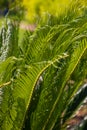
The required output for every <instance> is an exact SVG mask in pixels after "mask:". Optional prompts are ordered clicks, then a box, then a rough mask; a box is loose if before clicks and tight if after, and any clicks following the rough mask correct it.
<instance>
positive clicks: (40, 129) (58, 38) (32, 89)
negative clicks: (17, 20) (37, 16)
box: [0, 1, 87, 130]
mask: <svg viewBox="0 0 87 130" xmlns="http://www.w3.org/2000/svg"><path fill="white" fill-rule="evenodd" d="M80 4H81V3H80V2H78V1H76V2H73V3H72V6H70V8H69V9H67V11H66V12H64V14H62V15H61V16H58V17H57V18H56V17H53V16H50V19H49V18H48V21H46V19H45V21H43V22H41V23H40V24H39V27H37V28H36V30H35V31H34V32H33V33H29V32H26V34H25V35H24V37H23V39H22V41H21V43H20V44H18V32H19V31H18V28H17V27H16V25H14V24H12V23H11V24H7V25H6V27H5V28H4V29H2V30H1V35H0V46H1V50H0V51H1V59H0V76H1V78H0V129H1V130H21V129H25V130H63V129H65V130H66V129H67V128H66V124H67V121H68V120H69V119H70V118H71V116H72V115H73V114H74V112H75V111H76V109H77V108H78V107H79V104H80V103H81V102H83V100H84V99H85V98H86V95H84V94H83V95H84V96H83V97H81V98H82V99H81V98H80V99H78V100H79V101H78V100H76V102H75V104H76V105H77V106H76V107H75V108H74V107H73V106H74V105H73V104H74V101H75V99H77V96H78V95H79V96H81V93H79V94H77V95H75V94H76V92H77V91H78V89H79V88H81V85H83V84H84V79H86V76H87V70H86V69H87V58H86V55H87V13H86V7H85V6H84V8H81V6H80ZM74 5H75V6H74ZM73 7H75V9H74V11H73ZM9 27H10V30H11V31H10V32H9V31H8V29H9ZM3 30H4V31H3ZM7 39H8V40H7ZM7 48H8V49H7ZM13 48H14V49H13ZM5 51H6V52H5ZM3 56H4V59H3ZM71 81H72V82H73V83H72V82H71ZM85 91H87V88H86V89H85ZM81 92H82V93H83V91H82V90H81ZM69 108H70V109H69ZM85 122H86V121H85V120H83V124H86V123H85ZM24 127H25V128H24ZM80 128H81V129H84V128H85V126H84V127H83V128H82V127H80V126H79V125H78V126H76V128H75V129H76V130H77V129H80Z"/></svg>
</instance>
